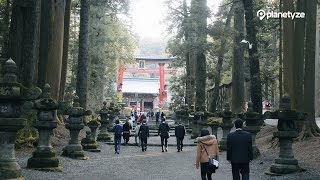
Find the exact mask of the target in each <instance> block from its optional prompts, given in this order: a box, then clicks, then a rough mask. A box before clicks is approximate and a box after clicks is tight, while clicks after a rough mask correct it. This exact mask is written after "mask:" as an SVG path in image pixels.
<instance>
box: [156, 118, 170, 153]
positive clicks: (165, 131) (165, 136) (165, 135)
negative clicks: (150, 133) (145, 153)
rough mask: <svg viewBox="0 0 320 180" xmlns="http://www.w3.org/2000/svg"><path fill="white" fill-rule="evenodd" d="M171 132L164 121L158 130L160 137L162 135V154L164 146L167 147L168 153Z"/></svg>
mask: <svg viewBox="0 0 320 180" xmlns="http://www.w3.org/2000/svg"><path fill="white" fill-rule="evenodd" d="M169 131H170V127H169V125H168V124H167V123H166V120H165V119H163V120H162V123H161V124H160V125H159V129H158V135H160V138H161V148H162V152H164V150H163V146H164V147H165V150H166V152H168V138H169V136H170V135H169Z"/></svg>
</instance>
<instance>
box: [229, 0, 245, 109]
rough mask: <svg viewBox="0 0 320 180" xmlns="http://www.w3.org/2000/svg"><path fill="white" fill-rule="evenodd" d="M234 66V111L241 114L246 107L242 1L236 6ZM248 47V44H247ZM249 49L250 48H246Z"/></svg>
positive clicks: (236, 3)
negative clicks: (242, 42)
mask: <svg viewBox="0 0 320 180" xmlns="http://www.w3.org/2000/svg"><path fill="white" fill-rule="evenodd" d="M234 6H235V7H234V29H235V31H236V33H235V34H234V38H233V66H232V103H231V104H232V106H231V107H232V108H231V109H232V111H233V112H235V113H240V112H242V111H243V109H244V108H243V107H244V68H243V66H244V65H243V64H244V60H243V59H244V46H243V44H240V42H241V40H243V39H244V9H243V3H242V2H241V1H237V2H235V5H234ZM246 45H247V44H246ZM246 47H248V46H246Z"/></svg>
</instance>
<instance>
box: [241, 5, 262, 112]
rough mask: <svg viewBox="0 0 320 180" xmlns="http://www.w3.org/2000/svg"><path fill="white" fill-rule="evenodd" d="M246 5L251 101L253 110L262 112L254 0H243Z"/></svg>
mask: <svg viewBox="0 0 320 180" xmlns="http://www.w3.org/2000/svg"><path fill="white" fill-rule="evenodd" d="M243 2H244V3H243V4H244V7H245V18H246V30H247V37H248V41H249V42H250V43H251V44H252V48H251V49H249V65H250V82H251V90H250V92H251V101H252V103H253V111H254V112H258V113H262V94H261V93H262V92H261V80H260V65H259V55H258V46H257V37H256V36H257V30H256V25H255V23H254V15H253V4H252V0H243Z"/></svg>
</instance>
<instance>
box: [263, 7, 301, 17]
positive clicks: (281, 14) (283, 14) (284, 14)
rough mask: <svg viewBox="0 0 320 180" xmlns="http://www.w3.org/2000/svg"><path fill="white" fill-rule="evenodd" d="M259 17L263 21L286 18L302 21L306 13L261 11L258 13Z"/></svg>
mask: <svg viewBox="0 0 320 180" xmlns="http://www.w3.org/2000/svg"><path fill="white" fill-rule="evenodd" d="M257 17H258V18H259V19H260V20H263V19H265V18H266V19H267V20H268V19H279V18H285V19H292V20H293V19H295V18H297V19H300V18H305V13H304V12H291V11H287V12H275V11H265V10H263V9H260V10H258V11H257Z"/></svg>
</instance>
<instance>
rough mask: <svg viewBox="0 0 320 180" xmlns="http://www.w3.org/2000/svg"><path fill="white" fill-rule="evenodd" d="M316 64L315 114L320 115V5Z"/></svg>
mask: <svg viewBox="0 0 320 180" xmlns="http://www.w3.org/2000/svg"><path fill="white" fill-rule="evenodd" d="M317 10H318V11H317V26H316V27H317V29H316V31H317V32H316V65H315V67H316V68H315V74H316V76H315V101H316V102H315V116H316V117H320V26H319V24H320V6H318V8H317Z"/></svg>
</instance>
